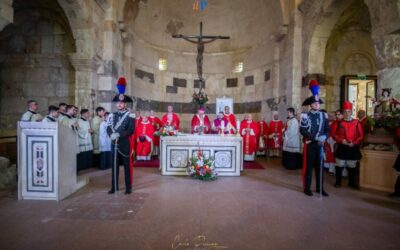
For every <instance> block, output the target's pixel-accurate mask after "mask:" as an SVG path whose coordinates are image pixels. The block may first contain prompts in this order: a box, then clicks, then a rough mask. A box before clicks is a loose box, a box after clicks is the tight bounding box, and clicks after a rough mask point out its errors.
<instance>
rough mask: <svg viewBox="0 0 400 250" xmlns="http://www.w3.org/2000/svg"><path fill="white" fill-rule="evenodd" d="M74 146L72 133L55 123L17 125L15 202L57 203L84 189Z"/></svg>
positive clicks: (84, 182)
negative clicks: (77, 168) (17, 200)
mask: <svg viewBox="0 0 400 250" xmlns="http://www.w3.org/2000/svg"><path fill="white" fill-rule="evenodd" d="M76 145H77V137H76V133H75V131H73V130H72V129H71V128H67V127H65V126H63V125H62V124H59V123H57V122H53V123H45V122H18V199H20V200H56V201H60V200H62V199H64V198H65V197H67V196H69V195H70V194H72V193H74V192H75V191H77V190H78V189H80V188H82V187H83V186H85V185H86V184H87V183H88V178H87V177H85V176H77V171H76V154H77V146H76Z"/></svg>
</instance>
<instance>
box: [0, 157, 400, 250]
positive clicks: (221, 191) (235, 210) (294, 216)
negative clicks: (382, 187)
mask: <svg viewBox="0 0 400 250" xmlns="http://www.w3.org/2000/svg"><path fill="white" fill-rule="evenodd" d="M260 162H261V163H262V164H263V165H264V166H265V167H266V169H265V170H246V171H245V172H244V173H243V175H242V176H241V177H221V178H220V179H218V180H217V181H214V182H201V181H198V180H192V179H190V178H187V177H167V176H161V175H160V174H159V172H158V170H157V169H154V168H153V169H144V168H136V169H135V183H134V193H133V194H131V195H125V194H124V193H123V191H120V193H118V194H117V195H109V194H107V191H108V189H109V182H110V172H109V171H103V172H100V171H96V172H92V173H88V175H91V182H90V184H89V185H88V186H87V187H85V188H83V189H82V190H80V191H78V192H77V193H75V194H73V195H72V196H71V197H68V198H67V199H65V200H64V201H62V202H59V203H57V202H50V201H18V200H17V199H16V191H15V190H14V191H12V192H11V191H9V192H3V193H2V194H1V196H0V225H1V229H0V230H1V231H0V249H308V250H309V249H399V246H400V237H399V236H400V235H399V233H400V201H398V200H392V199H389V198H387V196H386V194H383V193H374V192H367V191H356V190H352V189H349V188H346V187H345V188H341V189H336V188H334V187H332V182H333V179H332V177H331V176H326V184H327V185H326V189H327V191H328V192H329V194H330V196H329V197H328V198H323V199H320V198H319V197H318V195H314V196H313V197H308V196H305V195H304V194H303V193H302V192H301V182H300V171H286V170H284V169H282V167H281V166H280V165H279V160H271V161H267V160H265V159H262V160H261V161H260ZM121 180H122V178H121Z"/></svg>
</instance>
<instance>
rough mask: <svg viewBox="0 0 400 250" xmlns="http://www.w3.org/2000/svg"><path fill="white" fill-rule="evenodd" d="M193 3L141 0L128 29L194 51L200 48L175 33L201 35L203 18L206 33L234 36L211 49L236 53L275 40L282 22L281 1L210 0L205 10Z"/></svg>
mask: <svg viewBox="0 0 400 250" xmlns="http://www.w3.org/2000/svg"><path fill="white" fill-rule="evenodd" d="M129 1H131V2H134V1H133V0H128V2H129ZM137 2H138V1H136V3H137ZM192 4H193V1H192V0H173V1H165V0H147V1H139V4H137V5H136V4H135V5H136V6H138V7H139V11H138V12H137V16H136V13H131V14H130V15H129V14H128V15H127V16H128V19H130V18H131V17H132V15H135V16H136V18H135V21H134V22H129V23H128V29H130V30H131V31H132V32H133V33H134V34H135V35H136V37H139V38H140V39H142V40H143V41H145V42H147V43H149V44H151V45H152V46H155V47H158V48H160V49H165V50H173V51H182V52H186V51H187V52H193V51H195V50H196V48H195V46H193V44H189V43H187V42H185V41H183V40H182V39H173V38H171V35H172V34H177V33H180V34H184V35H198V33H199V25H200V22H201V21H202V22H203V33H204V34H206V35H226V36H230V37H231V39H230V40H228V41H226V40H225V41H217V42H214V43H212V44H209V45H207V46H206V51H207V52H234V51H238V50H243V49H247V48H250V47H252V46H255V45H258V44H262V43H271V42H272V40H271V36H272V35H274V34H276V33H277V32H278V31H279V28H280V27H281V25H282V14H281V11H280V8H281V7H280V1H278V0H209V1H208V6H207V8H206V9H205V10H204V11H193V10H192ZM128 6H129V4H128ZM130 6H134V5H133V4H131V5H130ZM133 11H134V10H132V12H133Z"/></svg>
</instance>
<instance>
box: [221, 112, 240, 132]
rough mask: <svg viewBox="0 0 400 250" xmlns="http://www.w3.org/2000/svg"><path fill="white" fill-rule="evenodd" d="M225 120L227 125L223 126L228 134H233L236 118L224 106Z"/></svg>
mask: <svg viewBox="0 0 400 250" xmlns="http://www.w3.org/2000/svg"><path fill="white" fill-rule="evenodd" d="M224 116H225V119H226V120H228V124H225V127H226V128H227V129H228V131H229V134H235V133H236V129H239V128H237V127H236V116H235V115H234V114H232V113H231V111H230V108H229V106H225V113H224Z"/></svg>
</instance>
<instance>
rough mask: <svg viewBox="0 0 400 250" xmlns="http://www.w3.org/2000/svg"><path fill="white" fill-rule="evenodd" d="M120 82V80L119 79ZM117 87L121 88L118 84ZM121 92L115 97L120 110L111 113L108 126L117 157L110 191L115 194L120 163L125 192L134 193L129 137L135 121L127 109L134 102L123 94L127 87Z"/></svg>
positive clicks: (113, 149) (114, 100)
mask: <svg viewBox="0 0 400 250" xmlns="http://www.w3.org/2000/svg"><path fill="white" fill-rule="evenodd" d="M118 84H120V80H118ZM117 87H118V89H119V90H120V88H119V86H118V85H117ZM119 92H120V94H118V95H116V96H115V97H114V99H113V102H114V103H115V105H116V108H117V110H118V111H117V112H114V113H113V114H112V115H110V117H109V119H108V127H107V133H108V135H109V136H110V138H111V140H112V152H113V157H117V158H116V163H117V166H114V167H113V168H112V181H111V183H112V186H111V190H110V191H109V192H108V193H109V194H113V193H115V191H118V177H119V165H120V163H122V164H123V165H124V172H125V194H130V193H132V184H131V172H130V164H129V163H130V157H132V156H131V152H132V149H131V147H130V143H129V137H130V136H131V135H132V134H133V132H134V130H135V121H134V118H131V117H130V116H129V111H128V110H127V109H126V105H127V103H129V102H132V99H131V98H130V97H129V96H127V95H124V94H123V92H125V89H124V91H123V92H122V91H119ZM121 92H122V93H121ZM115 147H116V150H115ZM115 152H116V155H115ZM113 159H115V158H113ZM115 172H116V173H115ZM115 182H116V183H115Z"/></svg>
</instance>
